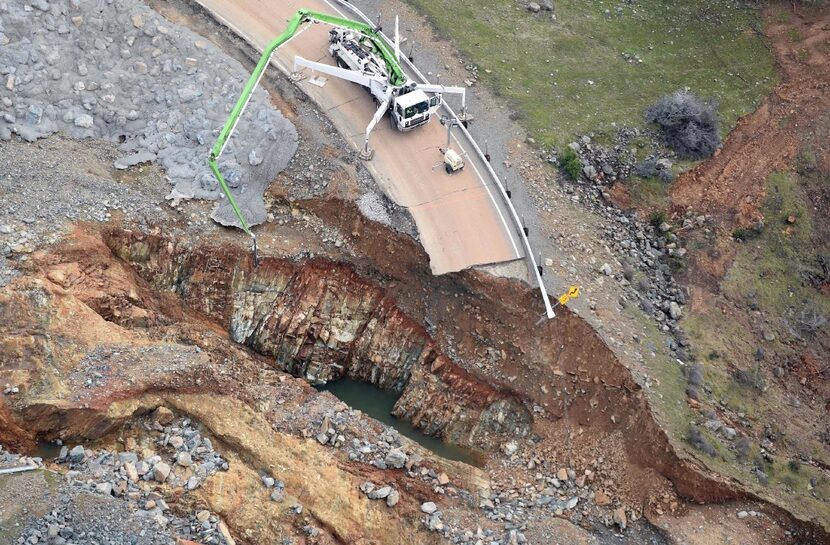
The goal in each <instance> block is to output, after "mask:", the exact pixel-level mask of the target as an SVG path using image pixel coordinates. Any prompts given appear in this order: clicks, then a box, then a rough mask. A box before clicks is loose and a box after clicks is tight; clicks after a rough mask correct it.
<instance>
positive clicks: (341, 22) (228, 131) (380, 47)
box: [208, 9, 407, 260]
mask: <svg viewBox="0 0 830 545" xmlns="http://www.w3.org/2000/svg"><path fill="white" fill-rule="evenodd" d="M313 21H316V22H320V23H326V24H329V25H332V26H337V27H343V28H348V29H349V30H354V31H357V32H360V33H361V34H363V35H364V36H366V37H367V38H369V40H371V42H372V43H373V44H374V46H375V47H376V48H377V51H378V53H379V54H380V56H381V57H382V58H383V60H384V62H385V63H386V67H387V69H388V71H389V82H390V83H391V84H392V85H395V86H398V85H403V84H405V83H406V80H407V78H406V75H405V74H404V73H403V70H402V69H401V66H400V64H398V59H397V57H396V56H395V53H394V51H392V49H391V48H390V47H389V45H388V44H387V43H386V41H385V40H384V39H383V38H382V37H381V35H380V33H379V32H378V29H375V28H374V27H372V26H370V25H367V24H365V23H360V22H358V21H352V20H350V19H343V18H342V17H336V16H334V15H329V14H326V13H320V12H316V11H310V10H306V9H301V10H299V11H297V12H296V13H295V14H294V15H293V16H292V17H291V19H290V20H289V21H288V27H287V28H286V29H285V31H284V32H283V33H282V34H280V35H279V36H277V38H276V39H275V40H274V41H272V42H271V43H270V44H268V47H266V48H265V51H264V52H263V53H262V56H261V57H260V58H259V62H257V65H256V67H255V68H254V71H253V73H252V74H251V76H250V77H249V78H248V81H247V83H245V87H243V89H242V94H241V95H240V97H239V100H237V101H236V104H235V105H234V107H233V109H232V110H231V114H230V116H229V117H228V120H227V121H225V125H224V126H223V127H222V130H221V131H219V137H218V138H217V139H216V143H215V144H213V148H211V150H210V157H209V158H208V165H209V166H210V170H211V171H213V175H214V176H216V180H217V181H218V182H219V186H220V187H221V188H222V192H223V193H224V194H225V196H226V197H227V198H228V202H230V203H231V207H232V208H233V211H234V213H235V214H236V217H237V218H239V223H240V225H241V226H242V230H243V231H245V232H246V233H247V234H249V235H250V236H251V237H252V238H253V239H254V259H255V260H256V236H255V235H254V233H253V232H252V231H251V228H250V226H249V225H248V222H247V221H245V216H244V215H243V214H242V210H240V208H239V205H237V204H236V200H235V199H234V198H233V195H231V191H230V188H229V187H228V184H227V182H225V178H224V177H223V176H222V173H221V172H219V167H218V166H217V164H216V162H217V160H218V159H219V157H220V156H221V155H222V152H223V151H225V146H226V145H227V143H228V141H229V140H230V137H231V135H232V134H233V131H234V129H236V124H237V123H238V122H239V119H240V118H241V117H242V114H243V113H244V111H245V107H246V106H247V105H248V102H249V101H250V100H251V96H252V95H253V93H254V89H256V86H257V85H258V84H259V80H260V79H262V75H263V73H264V72H265V68H266V67H267V66H268V64H269V63H270V62H271V56H272V55H273V54H274V51H276V50H277V48H279V47H280V46H281V45H283V44H284V43H285V42H287V41H288V40H290V39H291V38H292V37H293V36H294V35H295V34H296V33H297V31H298V30H299V28H300V25H302V24H303V23H305V22H313Z"/></svg>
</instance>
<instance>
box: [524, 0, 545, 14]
mask: <svg viewBox="0 0 830 545" xmlns="http://www.w3.org/2000/svg"><path fill="white" fill-rule="evenodd" d="M527 9H528V11H529V12H531V13H539V12H540V11H541V10H542V6H540V5H539V4H537V3H536V2H531V3H529V4H528V5H527Z"/></svg>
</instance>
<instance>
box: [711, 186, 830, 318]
mask: <svg viewBox="0 0 830 545" xmlns="http://www.w3.org/2000/svg"><path fill="white" fill-rule="evenodd" d="M799 180H801V182H802V183H799ZM803 182H806V180H804V179H802V178H801V177H799V176H798V175H796V174H791V173H776V174H773V175H772V176H770V179H769V181H768V183H767V198H766V202H765V203H764V207H763V209H762V212H763V215H764V223H765V227H764V229H763V230H762V231H761V232H756V231H750V232H752V233H753V234H752V236H751V237H748V238H746V239H745V240H747V242H746V243H745V244H744V245H743V246H742V247H741V248H740V250H739V252H738V255H737V256H736V259H735V263H734V264H733V266H732V268H731V269H730V270H729V273H728V274H727V275H726V278H725V279H724V282H723V283H722V286H721V287H722V289H723V291H724V294H725V295H727V297H729V298H730V299H732V300H745V301H747V303H751V304H753V305H756V306H758V307H759V308H761V309H763V310H764V311H765V312H767V313H769V314H770V315H772V316H784V317H789V318H790V319H791V320H792V321H793V324H792V325H793V326H795V325H796V323H795V322H796V321H797V320H798V319H799V316H798V314H799V313H800V312H801V310H802V309H803V308H804V307H805V306H808V305H810V304H815V305H818V307H819V308H820V309H821V310H822V311H823V312H824V313H825V314H828V315H830V298H828V297H825V296H822V294H821V292H820V291H819V290H818V289H817V287H816V286H813V285H812V284H811V283H810V282H809V281H805V274H804V273H805V268H806V267H807V266H809V264H812V263H815V262H816V261H817V260H818V258H819V256H820V255H823V254H826V255H830V241H828V240H826V239H825V240H823V241H822V240H821V239H822V238H823V237H820V236H816V234H815V233H814V228H813V221H814V220H813V217H812V214H811V213H810V210H809V209H808V206H809V202H810V200H809V197H808V196H807V194H806V192H805V187H804V183H803ZM824 183H827V181H825V182H824ZM790 221H792V222H794V223H792V224H790V223H789V222H790ZM748 299H751V301H748Z"/></svg>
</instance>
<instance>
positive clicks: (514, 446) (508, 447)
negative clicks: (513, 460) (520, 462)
mask: <svg viewBox="0 0 830 545" xmlns="http://www.w3.org/2000/svg"><path fill="white" fill-rule="evenodd" d="M501 450H502V452H504V453H505V454H506V455H507V456H513V455H514V454H516V452H517V451H518V450H519V444H518V443H517V442H516V441H513V440H512V439H511V440H510V441H508V442H506V443H504V444H503V445H502V446H501Z"/></svg>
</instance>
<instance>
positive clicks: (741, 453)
mask: <svg viewBox="0 0 830 545" xmlns="http://www.w3.org/2000/svg"><path fill="white" fill-rule="evenodd" d="M751 451H752V443H750V442H749V439H747V438H746V437H741V438H740V439H738V442H737V443H735V452H736V453H737V454H738V459H739V460H741V461H744V460H746V459H747V458H749V453H750V452H751Z"/></svg>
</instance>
